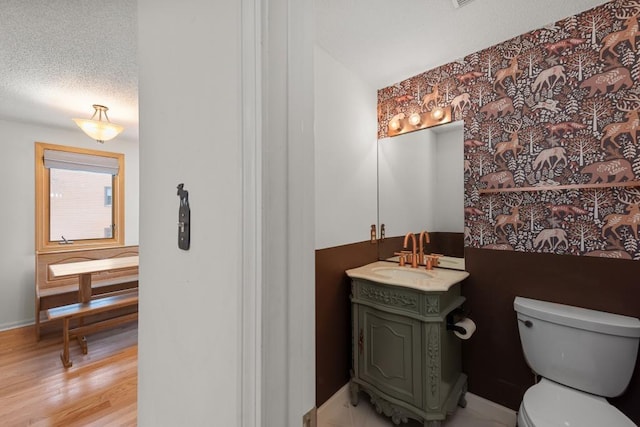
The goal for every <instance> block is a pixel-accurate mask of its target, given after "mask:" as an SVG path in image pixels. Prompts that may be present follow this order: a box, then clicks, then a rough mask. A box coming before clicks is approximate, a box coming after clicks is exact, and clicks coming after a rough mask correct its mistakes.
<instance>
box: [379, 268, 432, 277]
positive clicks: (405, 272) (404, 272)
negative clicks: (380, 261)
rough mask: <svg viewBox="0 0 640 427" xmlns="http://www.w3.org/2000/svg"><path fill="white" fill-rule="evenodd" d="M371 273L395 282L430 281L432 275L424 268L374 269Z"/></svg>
mask: <svg viewBox="0 0 640 427" xmlns="http://www.w3.org/2000/svg"><path fill="white" fill-rule="evenodd" d="M371 271H372V272H373V273H375V274H379V275H381V276H384V277H387V278H389V279H396V280H430V279H433V274H430V273H429V272H428V271H427V270H426V269H424V268H420V269H418V268H407V267H375V268H372V269H371Z"/></svg>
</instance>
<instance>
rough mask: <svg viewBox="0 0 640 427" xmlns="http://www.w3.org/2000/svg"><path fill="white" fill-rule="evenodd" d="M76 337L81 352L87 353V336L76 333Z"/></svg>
mask: <svg viewBox="0 0 640 427" xmlns="http://www.w3.org/2000/svg"><path fill="white" fill-rule="evenodd" d="M76 339H77V340H78V344H80V348H81V349H82V354H87V353H88V352H89V348H88V346H87V337H85V336H84V335H78V336H77V337H76Z"/></svg>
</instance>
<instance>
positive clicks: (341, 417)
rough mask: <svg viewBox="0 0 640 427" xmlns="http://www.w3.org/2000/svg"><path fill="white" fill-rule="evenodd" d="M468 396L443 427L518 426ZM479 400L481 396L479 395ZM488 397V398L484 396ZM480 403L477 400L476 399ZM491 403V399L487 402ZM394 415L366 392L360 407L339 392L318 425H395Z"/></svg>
mask: <svg viewBox="0 0 640 427" xmlns="http://www.w3.org/2000/svg"><path fill="white" fill-rule="evenodd" d="M471 398H472V396H469V398H468V399H467V400H468V401H470V402H469V404H468V405H467V407H466V408H464V409H463V408H458V409H457V410H456V412H455V413H454V414H453V415H451V416H450V417H449V418H447V420H445V422H443V423H442V427H515V425H516V423H515V415H514V414H513V415H511V414H509V415H507V416H506V417H505V416H504V414H501V413H499V412H500V411H498V412H496V413H492V408H491V405H493V404H492V403H491V402H489V405H478V404H475V403H474V402H472V401H471ZM476 399H479V398H476ZM480 400H484V399H480ZM475 402H477V400H475ZM485 402H487V401H485ZM393 426H394V424H393V422H392V421H391V418H388V417H385V416H384V415H379V414H378V413H377V412H376V410H375V408H374V407H373V405H371V403H370V402H369V399H368V397H367V395H366V394H362V395H361V397H360V403H359V404H358V406H356V407H354V406H351V404H350V403H349V398H348V393H341V392H338V393H336V395H335V396H333V397H332V398H331V399H330V400H329V401H327V403H326V404H324V405H323V406H322V407H321V408H320V409H319V410H318V427H393ZM402 426H403V427H421V426H422V424H421V423H418V422H417V421H415V420H409V422H408V423H407V424H404V425H402Z"/></svg>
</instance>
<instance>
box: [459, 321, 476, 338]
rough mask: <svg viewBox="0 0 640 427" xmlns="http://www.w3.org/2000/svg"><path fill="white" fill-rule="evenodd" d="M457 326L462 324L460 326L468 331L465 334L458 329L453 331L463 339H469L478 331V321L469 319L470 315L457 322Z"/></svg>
mask: <svg viewBox="0 0 640 427" xmlns="http://www.w3.org/2000/svg"><path fill="white" fill-rule="evenodd" d="M456 326H460V327H462V328H464V330H465V331H467V332H466V333H464V334H462V333H460V332H458V331H454V332H453V333H454V334H456V336H457V337H458V338H460V339H461V340H468V339H469V338H471V335H473V333H474V332H475V331H476V322H474V321H473V320H471V319H469V318H468V317H465V318H464V319H462V320H461V321H459V322H456Z"/></svg>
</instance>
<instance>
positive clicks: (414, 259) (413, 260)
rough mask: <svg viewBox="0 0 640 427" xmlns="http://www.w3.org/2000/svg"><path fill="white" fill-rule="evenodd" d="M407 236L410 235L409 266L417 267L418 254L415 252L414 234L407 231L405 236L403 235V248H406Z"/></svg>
mask: <svg viewBox="0 0 640 427" xmlns="http://www.w3.org/2000/svg"><path fill="white" fill-rule="evenodd" d="M409 237H411V244H412V247H411V268H418V254H417V253H416V236H414V234H413V233H411V232H409V233H407V235H406V236H404V246H403V248H404V249H407V244H408V243H409Z"/></svg>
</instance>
